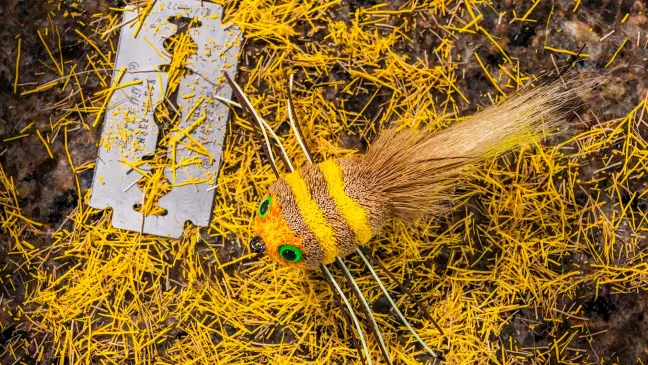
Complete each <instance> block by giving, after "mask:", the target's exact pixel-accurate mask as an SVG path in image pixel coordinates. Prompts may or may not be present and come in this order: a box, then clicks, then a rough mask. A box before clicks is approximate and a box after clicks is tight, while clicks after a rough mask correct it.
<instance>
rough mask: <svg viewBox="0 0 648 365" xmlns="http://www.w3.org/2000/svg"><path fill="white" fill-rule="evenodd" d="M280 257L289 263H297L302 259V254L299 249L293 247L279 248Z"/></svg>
mask: <svg viewBox="0 0 648 365" xmlns="http://www.w3.org/2000/svg"><path fill="white" fill-rule="evenodd" d="M279 255H281V258H283V259H284V260H286V261H288V262H297V261H299V260H301V259H302V252H301V251H300V250H299V249H298V248H296V247H292V246H281V247H279Z"/></svg>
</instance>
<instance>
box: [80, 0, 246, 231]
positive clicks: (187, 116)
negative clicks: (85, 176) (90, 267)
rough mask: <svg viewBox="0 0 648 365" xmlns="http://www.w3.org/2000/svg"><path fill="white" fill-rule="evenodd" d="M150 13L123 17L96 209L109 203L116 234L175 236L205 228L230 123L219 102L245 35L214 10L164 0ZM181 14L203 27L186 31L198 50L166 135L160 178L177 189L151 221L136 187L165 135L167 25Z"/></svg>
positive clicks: (226, 93) (193, 0)
mask: <svg viewBox="0 0 648 365" xmlns="http://www.w3.org/2000/svg"><path fill="white" fill-rule="evenodd" d="M146 11H148V13H146V12H145V11H143V10H142V9H140V11H139V12H138V11H136V10H135V9H134V8H132V9H131V8H129V9H127V11H125V13H124V19H123V22H124V23H123V24H124V26H123V27H122V30H121V34H120V38H119V47H118V52H117V59H116V62H115V71H114V75H113V85H112V88H111V91H110V92H111V93H112V94H111V96H110V98H109V100H108V102H107V103H106V107H105V109H104V112H103V115H104V120H103V122H104V126H103V132H102V138H101V143H100V146H99V154H98V158H97V163H96V169H95V175H94V180H93V184H92V195H91V198H90V206H91V207H93V208H96V209H105V208H108V207H112V209H113V216H112V224H113V227H115V228H121V229H126V230H131V231H137V232H142V233H149V234H155V235H159V236H166V237H173V238H178V237H180V236H181V235H182V232H183V229H184V225H185V223H186V222H187V221H190V222H191V223H193V224H194V225H197V226H208V225H209V221H210V218H211V213H212V209H213V202H214V194H215V191H214V189H210V187H212V186H213V185H214V184H215V181H216V177H217V174H218V167H219V164H220V156H221V151H222V145H223V142H224V136H225V132H226V125H227V119H228V117H229V107H228V106H227V105H226V104H224V103H223V102H221V101H219V100H227V99H230V97H231V93H232V90H231V89H230V87H229V85H228V84H227V82H225V73H228V74H229V75H232V76H233V75H234V74H235V72H236V67H237V64H238V55H239V49H240V43H241V34H240V32H239V30H238V29H236V28H235V27H226V28H224V27H223V25H222V24H221V19H222V7H221V6H220V5H217V4H212V3H208V2H202V1H199V0H173V1H171V0H158V1H156V2H155V3H154V4H153V5H152V7H151V8H148V9H146ZM178 18H188V19H192V21H193V22H194V23H196V24H199V25H200V26H199V27H196V28H191V29H189V30H188V31H187V34H189V36H190V37H191V38H192V39H193V41H195V43H196V44H197V51H196V52H195V53H194V54H192V55H191V56H190V57H189V58H188V59H187V60H186V67H187V68H188V69H189V70H190V71H191V72H187V73H186V74H185V75H184V76H183V78H182V79H181V80H180V85H179V86H178V94H177V100H176V103H177V106H178V107H177V109H178V113H179V115H180V117H179V118H178V123H177V125H175V126H174V127H173V128H171V129H170V130H169V131H168V132H167V133H168V134H169V138H170V139H169V140H170V141H171V142H170V143H171V144H172V145H173V148H169V149H168V153H167V155H168V158H169V161H172V163H171V166H172V167H166V168H165V170H164V175H165V176H166V178H167V179H168V181H169V182H171V190H170V191H169V192H168V193H167V194H166V195H164V196H162V197H161V198H160V200H159V201H158V202H157V204H158V205H159V206H160V207H161V208H162V209H163V210H165V212H166V213H165V214H163V215H146V216H145V215H143V214H142V213H141V209H139V210H138V209H137V207H138V206H141V204H143V195H144V194H143V191H142V189H141V188H140V187H139V185H138V183H137V182H138V181H139V180H140V179H142V177H143V175H144V174H148V173H150V172H151V170H152V167H151V164H147V163H146V162H145V161H146V160H145V159H146V157H147V156H152V155H153V154H154V153H155V151H156V146H157V144H158V135H159V134H160V133H161V132H162V131H160V126H159V123H156V120H155V119H154V114H155V109H156V107H157V106H158V105H160V103H162V102H164V100H165V98H166V97H167V96H165V91H166V89H167V84H168V81H169V78H168V74H167V72H165V69H164V67H163V66H164V65H168V64H169V63H170V62H171V60H172V56H171V55H170V54H168V52H167V51H166V50H165V48H164V41H165V40H166V39H168V38H169V37H171V36H173V35H174V34H176V33H177V32H178V27H177V26H176V25H174V24H173V23H172V22H171V20H172V19H178ZM140 22H141V24H140ZM97 122H99V120H98V121H97Z"/></svg>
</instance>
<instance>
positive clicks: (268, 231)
mask: <svg viewBox="0 0 648 365" xmlns="http://www.w3.org/2000/svg"><path fill="white" fill-rule="evenodd" d="M292 215H294V211H292V210H291V209H290V207H289V203H288V202H287V201H286V198H285V197H283V196H281V195H280V194H277V193H276V191H275V190H274V189H271V191H270V192H269V194H268V195H267V196H266V197H265V198H263V199H262V200H261V202H260V203H259V206H258V208H257V211H256V217H255V218H254V230H255V233H256V236H254V237H252V239H251V240H250V249H251V250H252V252H255V253H257V254H265V255H267V256H268V257H269V258H270V259H271V260H272V261H275V262H277V263H280V264H282V265H285V266H289V267H294V268H302V269H304V268H316V267H317V266H318V265H319V263H320V262H319V260H318V258H319V257H318V255H317V254H316V253H315V252H316V251H317V250H314V249H313V248H314V247H313V244H312V242H311V244H310V245H309V244H305V242H304V239H303V238H302V237H300V235H299V233H300V232H299V231H297V232H296V230H295V229H294V228H293V227H291V225H290V224H289V221H290V220H291V218H293V217H292Z"/></svg>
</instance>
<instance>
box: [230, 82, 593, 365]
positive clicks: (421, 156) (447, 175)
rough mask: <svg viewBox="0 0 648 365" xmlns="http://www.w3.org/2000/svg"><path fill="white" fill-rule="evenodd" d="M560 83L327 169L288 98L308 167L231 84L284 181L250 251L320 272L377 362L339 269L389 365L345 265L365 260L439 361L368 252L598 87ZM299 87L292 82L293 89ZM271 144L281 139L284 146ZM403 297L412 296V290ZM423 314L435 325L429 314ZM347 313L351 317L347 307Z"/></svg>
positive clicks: (385, 136)
mask: <svg viewBox="0 0 648 365" xmlns="http://www.w3.org/2000/svg"><path fill="white" fill-rule="evenodd" d="M556 79H557V78H556ZM556 79H554V80H553V81H551V82H548V83H546V84H544V85H541V86H538V87H535V88H529V89H527V90H524V91H523V92H518V93H516V94H514V95H510V96H508V97H507V99H506V100H505V101H503V102H502V103H500V104H498V105H494V106H491V107H489V108H486V109H484V110H482V111H480V112H478V113H477V114H475V115H473V116H471V117H468V118H466V119H464V120H463V121H460V122H458V123H456V124H454V125H452V126H450V127H449V128H447V129H445V130H441V131H437V130H434V129H432V128H429V127H423V128H416V129H413V128H412V129H405V130H400V131H396V130H387V131H385V132H383V133H382V134H380V135H379V136H378V138H377V140H375V141H374V142H373V144H372V145H371V146H370V147H369V148H368V150H367V152H366V153H365V154H364V155H361V156H356V157H350V158H343V159H331V160H326V161H323V162H319V163H315V161H314V160H313V157H312V155H311V153H310V152H309V151H308V148H307V146H306V141H304V138H303V134H302V133H301V130H300V128H299V125H298V123H297V121H296V116H295V113H294V109H293V106H292V100H291V97H290V92H289V97H288V109H289V111H288V115H289V119H290V124H291V127H292V129H293V131H294V132H295V135H296V137H297V138H298V142H299V144H300V146H301V147H302V149H303V150H304V152H305V153H306V156H307V159H308V161H309V162H310V164H308V165H306V166H302V167H299V168H293V166H292V164H291V163H290V160H289V159H288V156H287V155H286V152H285V149H284V148H283V146H282V145H281V143H280V142H279V140H278V138H276V136H275V135H274V132H272V130H271V129H270V128H268V127H266V126H267V123H265V121H264V120H263V119H262V118H261V116H260V115H259V114H258V112H257V111H255V110H254V108H253V106H252V104H251V103H250V101H249V99H248V98H247V97H246V96H245V94H244V92H243V90H242V89H241V88H240V87H239V86H238V85H237V84H236V83H234V82H233V81H232V80H231V79H229V78H228V81H229V82H230V85H231V86H232V89H233V90H234V94H235V95H236V97H237V98H238V99H239V101H240V102H241V103H242V107H243V108H244V109H245V110H246V111H247V112H248V113H249V114H251V115H252V116H253V118H254V119H255V122H256V125H258V129H260V131H261V132H262V137H263V139H264V143H263V147H264V148H263V149H264V151H265V153H266V154H267V155H268V157H269V160H270V162H271V164H272V167H273V170H274V172H275V174H276V175H277V180H276V181H275V182H274V183H273V184H272V185H271V186H270V188H269V190H268V192H267V195H266V196H265V197H264V198H263V199H262V200H261V202H260V204H259V206H258V210H257V213H256V217H255V218H254V229H255V231H256V236H255V237H253V238H252V239H251V240H250V248H251V250H252V251H253V252H256V253H259V254H265V255H267V256H268V257H269V258H270V259H271V260H273V261H276V262H278V263H280V264H283V265H286V266H289V267H294V268H297V269H305V270H321V271H322V273H323V274H324V277H325V278H326V279H327V281H328V282H329V284H330V286H331V287H332V289H333V290H334V295H335V296H336V298H337V299H338V300H340V299H341V301H343V302H344V304H345V306H346V307H347V309H348V316H347V314H346V313H345V318H347V321H349V322H353V326H355V328H356V330H357V332H358V334H359V338H360V344H361V346H362V349H363V353H364V357H365V361H366V362H367V363H369V364H371V358H370V355H369V351H368V346H367V342H366V339H365V336H364V335H363V331H362V328H361V326H360V323H359V322H358V317H357V316H356V315H355V314H354V312H353V310H352V308H351V305H350V303H349V300H348V299H347V298H346V297H345V295H344V293H343V291H342V290H341V288H340V285H339V284H338V283H337V282H336V281H335V279H334V277H333V276H332V274H331V272H330V270H329V268H328V265H329V264H332V263H335V264H336V265H337V266H338V267H339V268H340V270H341V271H342V273H343V274H344V275H345V277H346V279H347V281H348V282H349V286H350V287H351V289H352V292H353V293H354V295H356V297H357V298H358V300H359V302H360V303H362V308H361V309H362V310H363V312H364V314H365V317H366V318H367V319H368V321H369V322H370V324H369V326H368V327H369V330H370V331H371V332H372V333H373V334H374V336H375V337H376V340H377V341H378V344H379V348H380V350H381V352H382V354H383V357H384V359H385V362H386V363H391V361H390V356H389V353H388V351H387V347H386V346H385V344H384V341H383V339H382V336H381V332H380V329H379V328H378V325H377V323H376V321H375V319H374V317H373V314H372V312H371V309H370V307H369V304H368V303H367V300H366V299H365V298H364V296H363V295H362V293H361V291H360V289H359V287H358V285H357V284H356V282H355V280H354V278H353V277H352V276H351V274H350V272H349V270H348V268H347V266H346V264H345V263H344V261H343V259H344V258H345V257H347V256H349V255H351V254H354V253H355V254H357V255H358V256H359V257H360V259H361V260H362V261H363V263H364V264H365V265H366V266H367V267H368V268H369V271H370V272H371V274H372V276H373V277H374V279H375V280H376V282H377V283H378V285H379V286H380V288H381V290H382V291H383V293H384V294H385V296H386V298H387V299H388V300H389V301H390V303H391V305H392V307H393V309H394V310H395V312H396V313H397V314H398V316H399V317H400V319H401V320H402V321H403V323H405V325H406V326H407V328H408V329H409V330H410V331H411V333H412V334H413V336H414V337H415V338H416V339H417V341H418V342H419V343H420V344H421V345H422V346H423V347H424V348H425V349H426V350H427V351H428V352H429V353H430V354H431V355H432V356H434V357H437V356H438V354H437V352H435V351H434V350H432V349H430V348H429V347H428V346H427V345H426V344H425V342H424V341H422V340H421V338H420V337H419V336H418V334H417V333H416V331H415V330H414V329H413V328H412V326H411V325H410V324H409V322H408V321H407V319H406V318H405V317H404V315H403V314H402V312H401V311H400V310H399V309H398V307H397V306H396V304H395V303H394V301H393V300H392V299H391V297H390V295H389V293H388V292H387V290H386V289H385V287H384V285H383V284H382V282H381V280H380V279H379V277H378V275H377V274H376V272H375V270H374V268H373V267H372V266H371V263H370V261H372V260H373V259H374V258H373V257H367V256H368V255H366V254H365V253H363V251H362V250H361V249H360V247H362V246H363V245H366V244H368V243H369V242H370V241H371V239H372V237H374V236H375V235H377V234H378V233H379V232H381V230H382V229H383V227H384V226H385V224H386V223H387V222H388V220H390V219H398V220H401V221H412V220H415V219H418V218H421V217H423V216H425V215H426V214H439V213H442V212H444V211H446V210H447V209H448V204H447V201H448V198H449V197H450V194H451V190H452V188H453V187H454V186H456V184H457V181H459V180H460V179H459V178H460V177H461V176H462V174H463V173H465V172H466V171H468V170H470V169H471V168H474V167H475V166H476V165H478V164H479V163H480V162H482V161H484V160H485V159H487V158H493V157H496V156H498V155H501V154H503V153H506V152H508V151H511V150H513V149H515V148H517V147H520V146H522V145H525V144H528V143H529V142H531V141H533V140H535V139H537V138H541V137H543V136H545V135H546V134H547V132H549V131H551V130H553V129H555V128H556V127H559V126H561V122H562V121H563V119H564V109H565V107H567V106H569V105H570V104H571V103H573V101H574V100H575V99H576V98H577V96H578V94H579V92H580V91H584V90H586V89H591V88H592V87H593V86H594V84H596V83H597V82H596V81H589V82H585V83H581V84H579V85H577V84H576V82H575V81H571V82H570V81H568V82H566V83H565V82H564V81H562V82H556ZM292 82H293V78H292V75H291V76H290V86H291V87H290V90H292ZM268 133H269V134H270V136H268ZM271 137H275V138H274V139H275V140H276V142H274V143H277V144H278V146H277V147H278V148H277V149H275V148H274V147H275V146H273V144H272V143H271V139H270V138H271ZM277 150H279V155H280V157H281V158H282V160H283V161H284V164H285V165H286V168H287V170H288V172H287V173H286V174H280V173H279V170H278V168H277V164H276V163H275V156H274V155H275V154H274V153H273V151H277ZM375 262H377V260H376V261H375ZM377 263H379V262H377ZM388 274H389V273H388ZM390 277H391V278H392V279H394V277H393V276H392V275H390ZM394 280H395V279H394ZM399 285H400V286H401V287H402V288H403V286H402V284H400V283H399ZM405 291H406V293H407V294H410V293H409V292H407V289H405ZM412 298H413V296H412ZM413 299H414V298H413ZM414 302H415V303H416V304H417V305H419V308H421V307H423V306H422V305H420V304H419V303H418V302H417V301H416V300H415V299H414ZM340 303H341V302H340ZM421 309H422V312H423V313H425V314H426V316H428V318H429V319H431V318H430V317H429V315H428V314H427V313H426V312H425V309H424V307H423V308H421ZM342 310H343V313H344V308H342ZM432 322H433V321H432ZM433 323H434V322H433ZM434 324H435V325H436V323H434ZM437 329H438V330H439V332H440V333H441V334H442V332H441V328H439V327H438V326H437Z"/></svg>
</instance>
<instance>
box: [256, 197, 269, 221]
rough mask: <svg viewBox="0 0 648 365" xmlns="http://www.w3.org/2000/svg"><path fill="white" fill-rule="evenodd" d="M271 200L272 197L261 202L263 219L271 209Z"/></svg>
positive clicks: (260, 213) (260, 214) (260, 208)
mask: <svg viewBox="0 0 648 365" xmlns="http://www.w3.org/2000/svg"><path fill="white" fill-rule="evenodd" d="M271 202H272V198H265V199H263V200H262V201H261V204H259V217H261V219H263V217H265V216H266V214H268V212H269V211H270V203H271Z"/></svg>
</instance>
